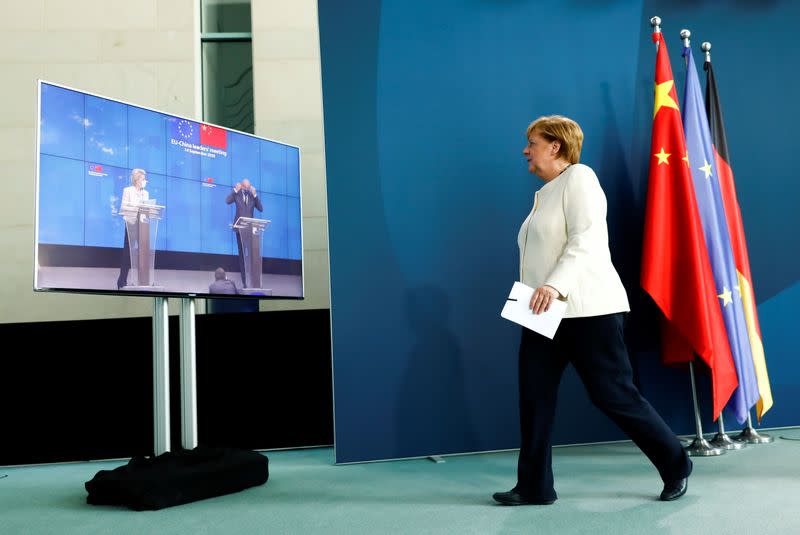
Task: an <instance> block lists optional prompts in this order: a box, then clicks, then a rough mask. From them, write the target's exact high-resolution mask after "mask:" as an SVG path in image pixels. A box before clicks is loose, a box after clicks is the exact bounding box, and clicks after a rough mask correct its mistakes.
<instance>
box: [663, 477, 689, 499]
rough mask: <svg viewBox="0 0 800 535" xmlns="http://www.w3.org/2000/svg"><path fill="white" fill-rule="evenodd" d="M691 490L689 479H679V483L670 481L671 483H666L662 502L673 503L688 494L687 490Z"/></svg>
mask: <svg viewBox="0 0 800 535" xmlns="http://www.w3.org/2000/svg"><path fill="white" fill-rule="evenodd" d="M688 488H689V478H688V477H684V478H683V479H679V480H678V481H670V482H669V483H664V490H662V491H661V501H662V502H671V501H672V500H677V499H678V498H680V497H681V496H683V495H684V494H686V489H688Z"/></svg>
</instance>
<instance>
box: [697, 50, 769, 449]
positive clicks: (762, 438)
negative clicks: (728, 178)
mask: <svg viewBox="0 0 800 535" xmlns="http://www.w3.org/2000/svg"><path fill="white" fill-rule="evenodd" d="M700 48H701V49H702V50H703V52H704V53H705V62H706V63H708V64H710V63H711V43H709V42H708V41H706V42H704V43H703V44H702V45H701V46H700ZM719 423H720V432H719V433H717V436H715V437H714V439H713V440H712V443H713V442H714V441H715V440H717V438H718V437H720V435H723V436H725V437H727V435H725V430H724V427H723V426H724V424H723V423H722V414H720V415H719ZM772 441H773V438H772V437H771V436H770V435H767V434H760V433H759V432H758V431H756V430H755V428H754V427H753V419H752V417H751V416H750V411H749V410H748V411H747V425H746V426H745V428H744V429H742V432H741V433H739V434H738V435H736V436H735V437H734V438H733V442H734V443H740V444H769V443H770V442H772ZM723 447H724V446H723ZM732 449H734V448H732ZM735 449H738V448H735Z"/></svg>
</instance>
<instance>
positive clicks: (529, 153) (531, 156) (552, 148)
mask: <svg viewBox="0 0 800 535" xmlns="http://www.w3.org/2000/svg"><path fill="white" fill-rule="evenodd" d="M557 144H558V142H557V141H547V140H546V139H545V138H543V137H542V136H541V134H539V133H538V132H536V131H534V132H531V135H530V136H528V144H527V145H526V146H525V148H524V149H522V154H524V155H525V159H526V160H528V171H529V172H531V173H533V174H535V175H538V174H539V171H542V169H543V168H547V167H548V166H549V164H551V163H552V162H554V161H555V159H556V154H558V147H557Z"/></svg>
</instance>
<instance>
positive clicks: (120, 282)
mask: <svg viewBox="0 0 800 535" xmlns="http://www.w3.org/2000/svg"><path fill="white" fill-rule="evenodd" d="M127 227H128V226H127V225H125V241H124V244H123V245H122V258H120V262H119V277H118V278H117V289H120V288H122V287H123V286H127V285H128V271H129V270H130V269H131V248H130V241H129V240H128V228H127Z"/></svg>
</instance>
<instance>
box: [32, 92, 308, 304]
mask: <svg viewBox="0 0 800 535" xmlns="http://www.w3.org/2000/svg"><path fill="white" fill-rule="evenodd" d="M42 84H47V85H50V86H54V87H59V88H62V89H67V90H70V91H75V92H77V93H82V94H84V95H89V96H92V97H97V98H103V99H106V100H110V101H112V102H117V103H120V104H124V105H126V106H132V107H135V108H139V109H142V110H147V111H151V112H155V113H160V114H162V115H167V116H169V117H174V118H176V119H185V120H187V121H192V122H197V123H202V124H206V125H209V126H213V127H216V128H221V129H223V130H226V131H228V132H235V133H237V134H242V135H245V136H248V137H252V138H255V139H259V140H264V141H269V142H272V143H278V144H281V145H285V146H287V147H292V148H295V149H297V154H298V172H299V177H300V184H299V191H300V197H299V200H300V277H301V283H302V284H301V292H302V295H300V296H272V295H248V294H235V295H231V294H210V293H202V292H198V293H189V292H170V291H152V292H150V291H138V290H126V291H121V290H101V289H89V288H49V287H47V288H45V287H41V286H39V178H40V177H39V164H40V158H41V140H40V136H41V126H42ZM35 150H36V152H35V168H36V171H35V177H34V199H33V202H34V222H33V291H34V292H42V293H48V292H56V293H74V294H90V295H119V296H129V297H178V298H182V297H191V298H203V299H248V300H272V301H274V300H292V301H300V300H304V299H305V298H306V274H305V270H306V263H305V251H304V249H303V242H304V228H303V180H302V176H303V172H302V168H303V151H302V149H301V148H300V147H299V146H297V145H292V144H291V143H286V142H284V141H279V140H277V139H270V138H267V137H263V136H257V135H254V134H250V133H249V132H242V131H240V130H236V129H233V128H228V127H225V126H220V125H217V124H214V123H209V122H206V121H202V120H197V119H193V118H191V117H187V116H184V115H176V114H173V113H170V112H165V111H162V110H158V109H155V108H149V107H147V106H142V105H140V104H134V103H131V102H128V101H125V100H120V99H116V98H112V97H108V96H105V95H100V94H98V93H93V92H90V91H85V90H83V89H77V88H75V87H71V86H68V85H64V84H60V83H57V82H51V81H49V80H42V79H39V80H37V82H36V146H35Z"/></svg>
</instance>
